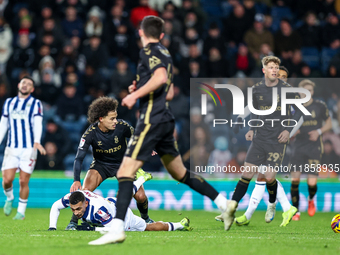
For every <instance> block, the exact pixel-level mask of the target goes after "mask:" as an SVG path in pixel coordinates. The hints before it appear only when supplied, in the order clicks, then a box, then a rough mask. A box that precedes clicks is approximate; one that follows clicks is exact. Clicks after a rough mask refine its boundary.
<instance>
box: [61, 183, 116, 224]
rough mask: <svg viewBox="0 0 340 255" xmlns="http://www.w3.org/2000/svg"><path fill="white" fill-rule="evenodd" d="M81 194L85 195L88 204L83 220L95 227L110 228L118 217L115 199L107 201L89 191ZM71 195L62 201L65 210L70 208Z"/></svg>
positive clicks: (83, 191)
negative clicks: (116, 216)
mask: <svg viewBox="0 0 340 255" xmlns="http://www.w3.org/2000/svg"><path fill="white" fill-rule="evenodd" d="M80 192H82V193H83V194H84V196H85V199H86V200H87V202H88V206H87V208H86V210H85V213H84V215H83V217H82V220H83V221H86V222H88V223H91V224H92V225H94V226H105V227H110V225H111V221H112V220H113V218H114V217H115V215H116V206H115V203H116V201H115V200H114V199H113V198H108V199H105V198H103V197H101V196H99V195H96V194H95V193H93V192H91V191H88V190H81V191H80ZM70 195H71V193H69V194H67V195H65V196H64V197H63V198H62V199H61V202H62V204H63V206H64V207H65V208H66V207H69V206H70V200H69V198H70Z"/></svg>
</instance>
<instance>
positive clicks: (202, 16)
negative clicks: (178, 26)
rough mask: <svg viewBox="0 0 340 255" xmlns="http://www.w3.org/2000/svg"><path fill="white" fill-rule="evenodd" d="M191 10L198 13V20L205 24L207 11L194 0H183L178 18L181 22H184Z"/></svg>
mask: <svg viewBox="0 0 340 255" xmlns="http://www.w3.org/2000/svg"><path fill="white" fill-rule="evenodd" d="M189 12H193V13H195V14H196V16H197V19H198V21H199V22H200V23H201V24H205V21H206V13H205V12H204V10H203V9H202V8H201V7H199V6H198V3H197V2H196V3H194V1H193V0H183V1H182V7H181V8H179V9H178V12H177V13H178V18H179V19H180V21H181V22H184V20H185V17H186V16H187V14H188V13H189Z"/></svg>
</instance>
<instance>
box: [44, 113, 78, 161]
mask: <svg viewBox="0 0 340 255" xmlns="http://www.w3.org/2000/svg"><path fill="white" fill-rule="evenodd" d="M47 142H52V143H54V144H55V145H56V146H57V148H58V151H59V155H60V156H61V157H62V158H63V157H65V156H66V155H67V154H68V153H70V152H71V150H72V142H71V140H70V137H69V135H68V133H67V132H66V131H65V130H64V129H63V128H62V127H61V126H59V125H58V124H57V123H56V122H55V121H54V120H53V119H49V120H48V121H47V123H46V133H45V135H44V139H43V142H42V143H43V144H46V143H47Z"/></svg>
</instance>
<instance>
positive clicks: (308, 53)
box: [301, 47, 320, 69]
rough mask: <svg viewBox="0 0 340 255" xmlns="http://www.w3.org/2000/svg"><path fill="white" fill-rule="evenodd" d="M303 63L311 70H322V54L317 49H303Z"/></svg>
mask: <svg viewBox="0 0 340 255" xmlns="http://www.w3.org/2000/svg"><path fill="white" fill-rule="evenodd" d="M301 53H302V58H303V61H304V62H306V64H307V65H308V66H309V67H310V68H311V69H319V68H320V52H319V50H318V48H316V47H303V48H301Z"/></svg>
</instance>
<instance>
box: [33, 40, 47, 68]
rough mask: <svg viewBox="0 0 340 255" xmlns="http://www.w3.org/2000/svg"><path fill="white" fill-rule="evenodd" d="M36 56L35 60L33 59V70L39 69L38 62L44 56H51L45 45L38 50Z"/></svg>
mask: <svg viewBox="0 0 340 255" xmlns="http://www.w3.org/2000/svg"><path fill="white" fill-rule="evenodd" d="M37 53H38V54H37V55H36V56H35V59H34V65H33V67H34V68H35V69H38V68H39V63H40V60H41V59H42V58H43V57H45V56H50V55H51V51H50V47H49V46H47V45H41V46H40V48H39V49H38V52H37Z"/></svg>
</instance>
